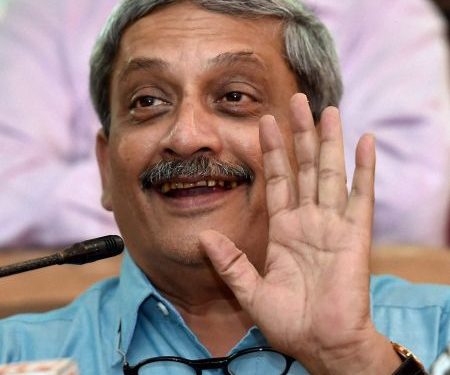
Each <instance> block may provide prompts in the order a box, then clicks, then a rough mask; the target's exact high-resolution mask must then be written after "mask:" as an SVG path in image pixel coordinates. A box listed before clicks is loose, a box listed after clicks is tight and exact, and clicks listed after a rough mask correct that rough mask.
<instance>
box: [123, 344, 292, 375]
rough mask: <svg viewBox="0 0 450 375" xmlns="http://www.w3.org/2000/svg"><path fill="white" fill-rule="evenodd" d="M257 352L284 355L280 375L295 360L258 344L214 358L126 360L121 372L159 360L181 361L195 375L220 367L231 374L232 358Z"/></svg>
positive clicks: (132, 374)
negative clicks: (132, 363) (229, 366)
mask: <svg viewBox="0 0 450 375" xmlns="http://www.w3.org/2000/svg"><path fill="white" fill-rule="evenodd" d="M257 352H272V353H276V354H279V355H281V356H283V357H284V359H285V360H286V367H285V369H284V370H283V371H282V372H281V374H280V375H286V374H287V373H288V371H289V369H290V368H291V366H292V363H293V362H294V361H295V359H294V358H292V357H290V356H288V355H286V354H283V353H280V352H278V351H276V350H275V349H272V348H270V347H266V346H260V347H255V348H248V349H244V350H240V351H238V352H236V353H234V354H232V355H230V356H228V357H216V358H206V359H186V358H183V357H174V356H161V357H153V358H148V359H144V360H142V361H140V362H139V363H138V364H136V365H134V366H131V365H129V363H128V362H127V361H125V362H124V364H123V368H122V369H123V373H124V375H139V369H140V368H141V367H143V366H145V365H148V364H149V363H152V362H161V361H169V362H177V363H182V364H185V365H187V366H190V367H191V368H192V369H193V370H195V374H196V375H201V374H202V371H203V370H213V369H222V370H223V372H224V374H225V375H232V374H230V373H229V371H228V364H229V363H230V362H231V361H233V360H234V359H236V358H238V357H241V356H243V355H246V354H250V353H257Z"/></svg>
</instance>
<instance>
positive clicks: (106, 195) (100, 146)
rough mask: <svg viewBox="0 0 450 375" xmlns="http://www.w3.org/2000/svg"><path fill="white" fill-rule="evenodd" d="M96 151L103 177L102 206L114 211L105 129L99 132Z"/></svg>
mask: <svg viewBox="0 0 450 375" xmlns="http://www.w3.org/2000/svg"><path fill="white" fill-rule="evenodd" d="M95 152H96V155H97V163H98V168H99V170H100V177H101V179H102V206H103V207H104V208H105V209H106V210H108V211H112V200H111V164H110V160H109V152H108V137H107V136H106V134H105V132H104V130H103V129H101V130H99V131H98V133H97V138H96V144H95Z"/></svg>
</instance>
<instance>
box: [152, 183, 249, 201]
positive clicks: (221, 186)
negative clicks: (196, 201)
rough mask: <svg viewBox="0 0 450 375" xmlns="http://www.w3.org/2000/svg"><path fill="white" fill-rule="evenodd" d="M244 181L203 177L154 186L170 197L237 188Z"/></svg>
mask: <svg viewBox="0 0 450 375" xmlns="http://www.w3.org/2000/svg"><path fill="white" fill-rule="evenodd" d="M245 182H246V181H243V180H225V179H213V178H209V179H204V180H198V181H170V182H164V183H162V184H160V185H158V186H156V187H155V188H156V190H157V191H158V192H159V193H161V194H162V195H164V196H166V197H170V198H182V197H192V196H197V195H202V194H211V193H217V192H221V191H228V190H233V189H235V188H237V187H238V186H240V185H242V184H243V183H245Z"/></svg>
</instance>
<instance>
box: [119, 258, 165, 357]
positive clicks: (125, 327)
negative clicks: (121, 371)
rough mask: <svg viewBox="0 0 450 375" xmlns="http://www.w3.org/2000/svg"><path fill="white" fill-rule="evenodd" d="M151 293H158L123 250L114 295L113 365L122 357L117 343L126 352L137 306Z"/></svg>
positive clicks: (132, 331)
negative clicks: (114, 334) (114, 333)
mask: <svg viewBox="0 0 450 375" xmlns="http://www.w3.org/2000/svg"><path fill="white" fill-rule="evenodd" d="M152 295H158V296H159V293H158V292H157V291H156V289H155V287H154V286H153V285H152V284H151V282H150V281H149V279H148V278H147V276H146V275H145V274H144V272H143V271H142V270H141V269H140V268H139V267H138V266H137V265H136V263H135V262H134V260H133V259H132V258H131V256H130V254H129V252H128V250H125V255H124V257H123V261H122V267H121V270H120V279H119V287H118V290H117V294H116V296H115V299H116V308H115V311H116V316H115V319H114V321H115V322H116V323H115V326H116V328H117V330H116V339H115V340H114V341H115V342H114V345H115V347H114V351H113V357H112V364H113V365H116V364H117V363H118V362H122V361H123V357H122V355H121V354H120V353H119V351H118V348H119V345H120V350H121V351H123V352H124V353H127V351H128V348H129V346H130V343H131V340H132V338H133V334H134V330H135V327H136V322H137V318H138V313H139V308H140V307H141V305H142V303H143V302H144V301H145V300H146V299H147V298H149V297H150V296H152ZM119 341H120V342H119Z"/></svg>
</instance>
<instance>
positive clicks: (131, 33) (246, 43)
mask: <svg viewBox="0 0 450 375" xmlns="http://www.w3.org/2000/svg"><path fill="white" fill-rule="evenodd" d="M282 34H283V33H282V22H281V21H280V20H278V19H275V18H270V17H261V18H258V19H247V18H242V17H236V16H232V15H225V14H220V13H216V12H212V11H209V10H206V9H203V8H200V7H199V6H197V5H195V4H192V3H190V2H188V1H186V2H182V3H177V4H172V5H169V6H166V7H163V8H160V9H157V10H155V11H154V12H152V13H150V14H149V15H147V16H145V17H143V18H141V19H140V20H138V21H137V22H136V23H134V24H133V25H131V26H130V27H129V28H128V29H127V30H126V31H125V33H124V35H123V37H122V40H121V43H120V49H119V54H118V57H117V60H116V68H117V69H115V74H114V75H117V74H119V73H120V70H123V66H124V65H127V64H128V63H129V62H130V61H132V60H133V59H135V58H139V57H156V58H162V59H163V60H164V62H166V63H168V64H169V65H171V64H173V65H177V66H180V65H183V62H185V61H192V60H193V59H195V60H197V62H198V63H199V64H203V63H204V62H206V61H208V60H211V59H213V58H214V57H216V56H219V55H221V54H224V53H228V52H242V51H246V52H251V53H252V54H253V55H254V56H255V57H256V58H258V59H259V60H260V61H262V62H263V63H265V64H267V65H270V66H272V65H277V64H283V65H287V64H286V62H285V59H284V41H283V38H282ZM121 66H122V69H121V68H120V67H121ZM190 68H191V69H192V66H191V67H190ZM117 71H119V73H118V72H117Z"/></svg>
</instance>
